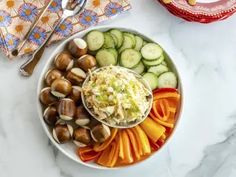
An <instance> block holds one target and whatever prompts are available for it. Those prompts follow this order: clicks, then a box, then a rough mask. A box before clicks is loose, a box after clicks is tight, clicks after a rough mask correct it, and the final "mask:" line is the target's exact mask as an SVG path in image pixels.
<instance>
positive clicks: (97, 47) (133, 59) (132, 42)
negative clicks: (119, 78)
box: [86, 29, 178, 89]
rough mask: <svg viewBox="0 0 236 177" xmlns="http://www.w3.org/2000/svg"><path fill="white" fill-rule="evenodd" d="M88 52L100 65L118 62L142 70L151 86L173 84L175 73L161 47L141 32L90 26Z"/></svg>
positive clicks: (140, 71) (172, 85) (174, 84)
mask: <svg viewBox="0 0 236 177" xmlns="http://www.w3.org/2000/svg"><path fill="white" fill-rule="evenodd" d="M86 41H87V44H88V49H89V53H90V54H92V55H94V56H95V58H96V60H97V62H98V65H99V66H101V67H102V66H108V65H121V66H123V67H125V68H129V69H131V70H133V71H135V72H136V73H138V74H142V75H143V78H144V79H145V80H146V81H147V83H148V84H149V85H150V87H151V88H152V89H156V88H163V87H164V88H165V87H169V88H176V87H177V85H178V82H177V80H178V79H177V76H176V75H175V73H173V72H171V70H170V68H168V63H167V62H166V61H165V55H164V51H163V49H162V48H161V47H160V46H159V45H158V44H156V43H153V42H148V41H147V40H146V39H143V38H142V37H141V36H138V35H136V34H133V33H130V32H123V31H120V30H118V29H111V30H109V31H106V32H101V31H98V30H93V31H91V32H89V33H88V34H87V36H86Z"/></svg>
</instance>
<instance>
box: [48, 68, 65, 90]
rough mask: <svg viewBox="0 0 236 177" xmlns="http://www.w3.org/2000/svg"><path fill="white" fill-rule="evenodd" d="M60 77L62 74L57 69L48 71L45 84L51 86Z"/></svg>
mask: <svg viewBox="0 0 236 177" xmlns="http://www.w3.org/2000/svg"><path fill="white" fill-rule="evenodd" d="M61 77H62V72H61V71H59V70H58V69H55V68H54V69H50V70H49V71H48V72H47V73H46V75H45V82H46V84H47V85H48V86H51V84H52V83H53V81H54V80H56V79H59V78H61Z"/></svg>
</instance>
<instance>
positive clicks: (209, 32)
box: [0, 0, 236, 177]
mask: <svg viewBox="0 0 236 177" xmlns="http://www.w3.org/2000/svg"><path fill="white" fill-rule="evenodd" d="M131 2H132V4H133V9H132V10H131V11H130V12H129V13H126V14H123V15H121V16H119V17H118V18H115V19H113V20H111V21H109V22H106V23H104V24H103V25H106V26H112V25H113V26H114V25H115V26H121V27H131V28H134V29H137V30H139V31H141V32H142V33H144V34H147V35H148V36H151V37H153V38H154V39H156V40H157V41H159V42H160V43H161V44H162V46H163V47H164V48H165V49H166V50H167V51H168V52H169V53H170V54H171V56H172V57H174V62H175V63H177V66H178V68H179V71H180V73H181V75H182V79H183V86H184V95H185V105H184V110H183V114H182V121H181V122H180V124H179V127H178V129H177V131H176V132H175V135H174V136H173V137H172V140H171V142H170V143H169V144H168V146H167V147H165V149H163V151H161V152H160V153H158V154H157V155H156V156H154V157H152V158H150V159H148V160H147V161H145V162H143V163H141V164H139V165H138V166H135V167H130V168H127V169H122V170H116V171H100V170H94V169H90V168H87V167H84V166H82V165H79V164H76V163H75V162H73V161H71V160H70V159H68V158H67V157H65V156H64V155H63V154H62V153H60V152H58V150H56V149H55V148H54V147H53V146H52V145H51V143H50V142H49V140H48V138H47V136H46V134H45V132H44V131H43V128H42V126H41V124H40V121H39V119H38V117H37V110H36V105H35V102H36V86H37V81H38V78H39V74H40V71H41V69H42V67H43V65H44V64H45V62H46V60H47V57H48V56H49V55H50V52H51V51H52V50H53V49H54V48H55V47H56V45H55V46H53V47H50V49H47V52H46V53H45V55H44V57H43V59H42V61H41V62H40V65H39V66H38V67H37V69H36V72H35V74H34V75H33V76H32V77H31V78H23V77H21V76H20V75H19V73H18V68H19V66H20V65H21V64H22V63H23V62H24V61H23V59H20V60H15V61H9V60H7V59H6V58H4V56H3V55H2V54H1V55H0V81H1V83H0V176H1V177H16V176H18V177H28V176H32V177H42V176H43V177H77V176H81V177H94V176H96V177H108V176H113V177H121V176H122V177H131V176H135V177H141V176H144V175H145V176H146V177H154V176H158V177H235V176H236V151H235V149H236V106H235V105H236V104H235V101H234V98H235V97H236V92H235V88H236V77H235V76H236V48H235V47H236V30H235V26H236V15H235V16H233V17H231V18H229V19H227V20H225V21H222V22H217V23H213V24H208V25H203V24H198V23H189V22H186V21H183V20H181V19H179V18H176V17H174V16H172V15H171V14H170V13H169V12H167V11H166V10H165V9H164V8H163V7H161V6H160V4H159V3H157V2H156V1H155V0H149V1H146V0H132V1H131ZM232 98H233V99H232Z"/></svg>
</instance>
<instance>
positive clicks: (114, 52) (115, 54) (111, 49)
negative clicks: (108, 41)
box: [107, 48, 118, 60]
mask: <svg viewBox="0 0 236 177" xmlns="http://www.w3.org/2000/svg"><path fill="white" fill-rule="evenodd" d="M107 50H108V51H109V52H111V53H112V54H113V55H114V57H115V58H116V60H117V59H118V52H117V51H116V49H114V48H109V49H107Z"/></svg>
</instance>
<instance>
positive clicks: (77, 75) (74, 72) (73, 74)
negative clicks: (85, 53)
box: [66, 68, 86, 85]
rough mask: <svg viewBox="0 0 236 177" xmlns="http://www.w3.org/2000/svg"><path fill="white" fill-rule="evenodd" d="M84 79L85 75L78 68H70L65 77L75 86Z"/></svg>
mask: <svg viewBox="0 0 236 177" xmlns="http://www.w3.org/2000/svg"><path fill="white" fill-rule="evenodd" d="M85 78H86V73H85V72H84V71H83V70H82V69H80V68H72V69H71V70H70V71H69V72H68V73H67V75H66V79H68V80H69V81H70V82H71V83H72V84H75V85H78V84H80V83H82V82H83V81H84V79H85Z"/></svg>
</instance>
